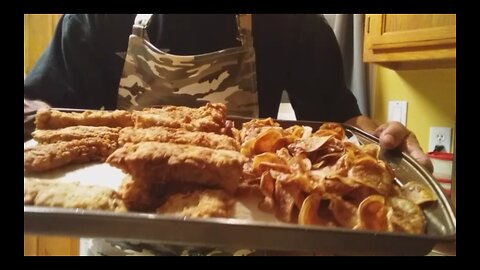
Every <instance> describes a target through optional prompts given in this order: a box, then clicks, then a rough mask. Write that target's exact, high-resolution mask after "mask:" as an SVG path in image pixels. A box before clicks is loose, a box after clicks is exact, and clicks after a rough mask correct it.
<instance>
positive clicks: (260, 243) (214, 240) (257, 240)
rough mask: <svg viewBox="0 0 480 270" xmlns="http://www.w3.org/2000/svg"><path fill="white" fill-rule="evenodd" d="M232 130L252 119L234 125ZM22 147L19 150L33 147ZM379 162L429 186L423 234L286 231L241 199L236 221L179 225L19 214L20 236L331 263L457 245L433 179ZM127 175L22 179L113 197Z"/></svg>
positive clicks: (67, 173) (49, 212)
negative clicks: (295, 254) (276, 254)
mask: <svg viewBox="0 0 480 270" xmlns="http://www.w3.org/2000/svg"><path fill="white" fill-rule="evenodd" d="M232 120H234V121H235V124H236V126H237V127H241V124H242V123H243V122H245V121H248V120H250V119H247V118H233V119H232ZM278 122H279V123H280V124H281V125H282V126H283V127H288V126H291V125H294V124H299V125H307V126H311V127H312V128H313V129H314V130H315V129H316V128H318V127H319V125H320V124H321V123H320V122H297V121H280V120H278ZM344 128H345V130H346V131H347V134H350V135H351V134H354V135H355V138H358V140H359V141H360V142H361V143H378V141H377V139H376V138H375V137H373V136H371V135H369V134H367V133H365V132H363V131H361V130H359V129H356V128H354V127H351V126H348V125H344ZM33 143H34V142H33V141H28V142H27V143H26V144H25V146H28V145H31V144H33ZM381 158H382V159H383V160H385V161H386V162H387V163H388V164H389V165H390V166H391V167H392V169H393V170H394V172H395V176H396V178H397V180H398V181H400V182H402V183H407V182H409V181H417V182H421V183H423V184H425V185H427V186H429V187H430V188H431V189H432V190H433V191H434V193H435V194H436V195H437V197H438V202H436V203H434V204H432V205H431V206H430V207H428V208H426V209H424V213H425V216H426V219H427V234H425V235H410V234H403V233H379V232H371V231H354V230H350V229H345V228H324V227H319V226H305V225H297V224H286V223H281V222H279V221H277V220H276V219H275V218H274V217H273V215H271V214H268V213H265V212H262V211H260V210H259V209H258V208H257V203H258V201H259V198H254V197H249V198H240V199H239V201H238V202H237V204H236V205H235V214H234V217H235V218H208V219H196V218H188V219H185V218H178V217H173V216H167V215H158V214H152V213H136V212H128V213H113V212H107V211H93V210H82V209H65V208H54V207H36V206H25V207H24V231H25V233H35V234H55V235H71V236H78V237H101V238H117V239H125V240H128V239H131V240H142V241H161V242H163V243H170V244H185V245H201V246H204V245H206V246H218V247H228V248H252V249H267V250H285V251H292V250H293V251H305V252H311V251H316V252H325V253H328V254H337V255H425V254H428V253H429V252H430V251H431V250H432V248H433V247H434V246H435V245H436V244H438V243H441V242H452V241H454V240H455V237H456V220H455V216H454V214H453V211H452V208H451V206H450V203H449V201H448V200H447V198H446V197H445V195H444V194H443V192H442V191H441V188H440V186H439V185H438V183H436V181H435V180H434V179H433V177H432V176H431V174H429V173H428V172H426V171H425V170H424V169H423V168H422V167H421V166H420V165H418V164H417V163H416V162H415V161H414V160H413V159H412V158H411V157H409V156H408V155H406V154H404V153H400V152H395V151H386V152H382V156H381ZM124 177H125V175H124V174H123V173H122V172H121V171H120V170H119V169H116V168H113V167H111V166H109V165H108V164H90V165H71V166H67V167H65V168H63V169H61V170H55V171H52V172H47V173H42V174H30V175H25V179H29V180H46V179H55V180H57V181H65V182H79V183H81V184H93V185H101V186H106V187H110V188H112V189H117V188H118V187H119V185H120V183H121V181H122V179H123V178H124Z"/></svg>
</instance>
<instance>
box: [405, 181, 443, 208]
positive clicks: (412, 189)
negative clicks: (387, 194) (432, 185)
mask: <svg viewBox="0 0 480 270" xmlns="http://www.w3.org/2000/svg"><path fill="white" fill-rule="evenodd" d="M401 195H402V196H403V197H405V198H406V199H409V200H410V201H412V202H414V203H415V204H417V205H421V204H423V203H426V202H433V201H436V200H437V197H436V196H435V194H434V193H433V192H432V190H431V189H429V188H428V187H426V186H425V185H423V184H420V183H418V182H408V183H406V184H405V185H403V187H402V188H401Z"/></svg>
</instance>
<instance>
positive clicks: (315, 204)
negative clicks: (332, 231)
mask: <svg viewBox="0 0 480 270" xmlns="http://www.w3.org/2000/svg"><path fill="white" fill-rule="evenodd" d="M329 204H330V200H328V199H322V196H321V195H319V194H316V193H312V194H310V195H309V196H308V197H307V198H306V199H305V200H304V201H303V204H302V207H301V208H300V213H299V214H298V224H302V225H321V226H330V227H336V226H337V223H336V220H335V217H334V215H333V213H332V211H331V210H330V209H329Z"/></svg>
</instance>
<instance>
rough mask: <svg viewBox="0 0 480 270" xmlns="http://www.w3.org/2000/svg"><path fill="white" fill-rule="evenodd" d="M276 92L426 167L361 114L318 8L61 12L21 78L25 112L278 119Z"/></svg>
mask: <svg viewBox="0 0 480 270" xmlns="http://www.w3.org/2000/svg"><path fill="white" fill-rule="evenodd" d="M283 90H285V91H287V93H288V96H289V99H290V102H291V104H292V107H293V109H294V111H295V114H296V117H297V119H299V120H313V121H332V122H340V123H347V124H351V125H353V126H356V127H358V128H360V129H363V130H365V131H367V132H369V133H371V134H374V135H376V136H378V137H379V141H380V145H381V146H382V147H384V148H387V149H393V148H400V149H402V150H404V151H406V152H407V153H408V154H410V155H411V156H412V157H413V158H415V159H416V160H417V161H418V162H419V163H420V164H422V165H423V166H424V167H425V168H426V169H427V170H429V171H430V172H431V171H433V165H432V163H431V161H430V159H429V158H428V156H427V155H426V154H425V153H424V152H423V150H422V148H421V147H420V145H419V143H418V141H417V139H416V137H415V134H414V133H412V132H410V131H409V130H408V129H407V128H406V127H405V126H404V125H402V124H401V123H399V122H387V123H384V124H382V125H377V124H376V123H375V122H374V121H373V120H371V119H370V118H368V117H367V116H364V115H362V114H361V113H360V110H359V107H358V105H357V101H356V99H355V96H354V95H353V94H352V92H351V91H350V90H349V89H348V88H347V87H346V85H345V81H344V73H343V66H342V59H341V53H340V49H339V47H338V43H337V40H336V38H335V35H334V33H333V30H332V29H331V28H330V26H329V25H328V24H327V22H326V20H325V19H324V17H323V16H321V15H315V14H253V15H251V16H248V15H236V14H156V15H152V14H138V15H137V14H76V15H71V14H68V15H64V16H62V17H61V18H60V20H59V22H58V25H57V28H56V31H55V33H54V37H53V39H52V41H51V43H50V44H49V45H48V47H47V49H46V50H45V51H44V53H43V54H42V55H41V57H40V59H39V60H38V61H37V63H36V64H35V65H34V66H33V68H32V70H31V71H30V72H29V74H28V75H27V77H26V78H25V82H24V101H25V102H24V108H25V109H24V111H27V110H35V109H36V108H38V107H41V106H52V107H68V108H82V109H83V108H84V109H101V108H104V109H137V108H142V107H148V106H157V105H184V106H193V107H196V106H200V105H203V104H205V103H206V102H223V103H225V104H226V105H227V108H228V113H229V114H230V115H240V116H249V117H261V118H265V117H273V118H275V117H276V115H277V113H278V108H279V104H280V100H281V96H282V92H283Z"/></svg>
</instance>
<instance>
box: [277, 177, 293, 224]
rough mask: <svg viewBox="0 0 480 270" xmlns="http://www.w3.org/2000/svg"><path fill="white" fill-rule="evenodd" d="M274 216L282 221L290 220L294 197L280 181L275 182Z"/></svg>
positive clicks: (291, 218)
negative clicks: (275, 207)
mask: <svg viewBox="0 0 480 270" xmlns="http://www.w3.org/2000/svg"><path fill="white" fill-rule="evenodd" d="M275 203H276V206H277V209H276V212H275V216H276V217H277V218H278V219H279V220H281V221H283V222H292V220H293V219H294V217H293V207H294V205H295V198H294V197H293V196H292V195H291V194H290V193H289V192H288V191H287V190H286V189H285V188H284V186H283V185H282V182H281V181H276V182H275Z"/></svg>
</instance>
